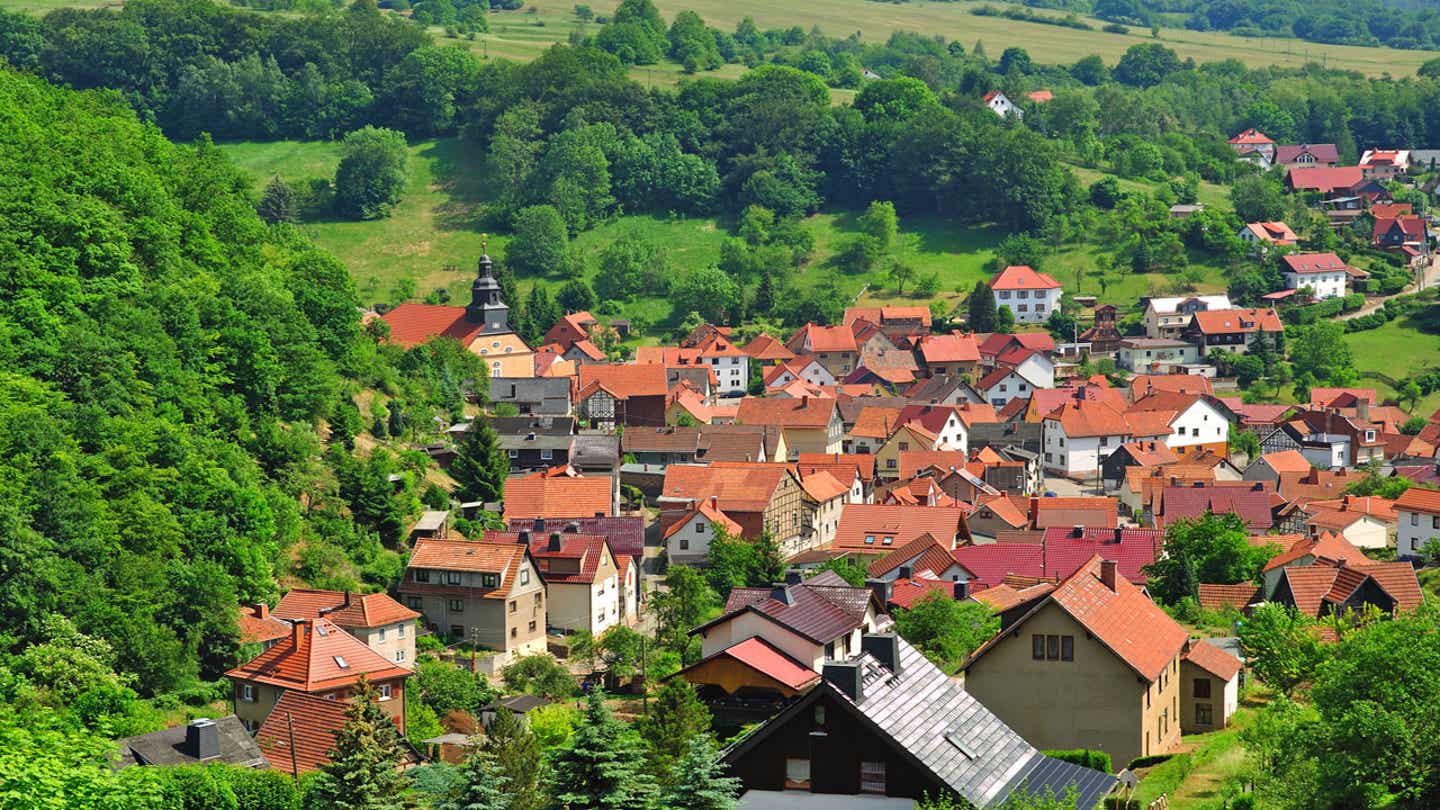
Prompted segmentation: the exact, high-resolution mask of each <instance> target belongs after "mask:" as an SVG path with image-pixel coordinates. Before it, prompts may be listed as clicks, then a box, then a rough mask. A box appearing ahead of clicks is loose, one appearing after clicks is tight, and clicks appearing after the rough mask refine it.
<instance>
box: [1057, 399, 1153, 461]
mask: <svg viewBox="0 0 1440 810" xmlns="http://www.w3.org/2000/svg"><path fill="white" fill-rule="evenodd" d="M1041 421H1042V424H1043V425H1044V434H1045V469H1046V470H1047V471H1050V472H1054V473H1058V474H1060V475H1064V476H1069V477H1074V478H1080V477H1093V476H1094V475H1095V474H1096V473H1097V472H1098V471H1099V470H1100V465H1101V464H1102V463H1103V462H1104V461H1105V459H1106V458H1107V457H1108V456H1109V455H1110V453H1112V452H1114V450H1115V449H1116V448H1118V447H1119V446H1120V445H1122V444H1124V443H1125V442H1127V441H1129V440H1130V437H1131V430H1130V422H1129V420H1127V419H1126V417H1125V414H1123V413H1121V412H1120V411H1118V410H1116V409H1115V408H1114V407H1112V406H1110V405H1109V404H1107V403H1105V402H1101V401H1098V400H1091V399H1079V398H1077V399H1072V400H1070V401H1069V402H1066V403H1064V404H1063V405H1061V406H1060V407H1058V408H1056V409H1055V410H1054V411H1052V412H1051V413H1049V414H1047V415H1046V416H1045V417H1044V419H1042V420H1041Z"/></svg>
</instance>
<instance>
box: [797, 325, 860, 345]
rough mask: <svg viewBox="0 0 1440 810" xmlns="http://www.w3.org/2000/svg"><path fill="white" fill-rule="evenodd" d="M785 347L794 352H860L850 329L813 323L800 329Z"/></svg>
mask: <svg viewBox="0 0 1440 810" xmlns="http://www.w3.org/2000/svg"><path fill="white" fill-rule="evenodd" d="M785 347H786V348H787V349H789V350H790V351H792V352H799V351H811V352H853V351H858V349H857V348H856V346H855V333H854V332H852V331H850V327H848V326H820V325H818V324H813V323H807V324H805V325H804V326H802V327H800V329H799V331H797V332H796V333H795V334H794V335H792V336H791V337H790V339H789V340H787V341H785Z"/></svg>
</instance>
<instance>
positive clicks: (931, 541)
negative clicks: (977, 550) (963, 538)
mask: <svg viewBox="0 0 1440 810" xmlns="http://www.w3.org/2000/svg"><path fill="white" fill-rule="evenodd" d="M902 565H908V566H910V568H912V569H913V570H914V571H915V572H916V573H919V572H921V571H929V572H930V573H932V574H935V575H937V576H938V575H940V574H942V573H944V571H945V569H947V568H949V567H950V566H952V565H955V560H954V559H953V558H952V557H951V556H950V550H949V549H948V548H946V547H945V545H944V544H942V543H940V542H939V541H938V540H936V539H935V537H934V536H933V535H931V534H929V533H928V532H927V533H925V534H922V535H920V536H919V537H917V538H915V539H914V540H911V541H910V542H908V543H906V544H905V545H903V546H900V547H899V548H897V549H895V550H894V551H892V552H890V553H889V554H886V555H885V556H884V557H881V558H880V559H878V560H876V561H875V562H872V563H870V568H869V571H870V576H872V577H879V576H883V575H885V574H888V573H890V572H891V571H894V570H895V569H896V568H899V567H900V566H902Z"/></svg>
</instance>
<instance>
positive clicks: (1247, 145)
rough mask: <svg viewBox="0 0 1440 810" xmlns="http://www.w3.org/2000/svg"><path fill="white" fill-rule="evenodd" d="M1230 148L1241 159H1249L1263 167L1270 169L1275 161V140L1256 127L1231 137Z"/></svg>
mask: <svg viewBox="0 0 1440 810" xmlns="http://www.w3.org/2000/svg"><path fill="white" fill-rule="evenodd" d="M1230 148H1231V149H1234V150H1235V154H1237V155H1239V156H1240V159H1241V160H1248V161H1250V162H1251V163H1254V164H1256V165H1258V166H1260V167H1261V168H1266V169H1268V168H1270V164H1271V163H1273V162H1274V161H1275V141H1274V140H1272V139H1271V138H1270V136H1269V135H1266V134H1265V133H1263V132H1261V131H1260V130H1258V129H1255V128H1254V127H1251V128H1249V129H1247V130H1245V131H1244V132H1242V133H1240V134H1239V135H1236V136H1235V137H1233V138H1231V139H1230Z"/></svg>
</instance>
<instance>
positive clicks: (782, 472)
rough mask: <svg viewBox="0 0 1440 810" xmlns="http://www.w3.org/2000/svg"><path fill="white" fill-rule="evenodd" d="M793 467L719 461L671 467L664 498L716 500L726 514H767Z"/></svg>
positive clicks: (663, 491)
mask: <svg viewBox="0 0 1440 810" xmlns="http://www.w3.org/2000/svg"><path fill="white" fill-rule="evenodd" d="M789 474H790V468H789V467H788V466H786V465H784V464H766V463H761V462H755V463H746V462H716V463H714V464H710V465H708V466H703V467H702V466H695V465H688V464H671V465H670V466H668V467H666V468H665V482H664V485H663V486H662V488H661V496H662V497H664V498H667V499H686V500H690V501H694V502H695V503H699V502H701V501H709V500H710V499H712V498H714V499H715V502H716V504H717V505H718V506H719V508H720V509H721V510H723V511H725V512H763V511H764V510H765V507H766V506H767V505H768V504H769V503H770V500H771V498H773V497H775V490H776V489H777V488H779V486H780V484H781V482H782V481H783V480H784V478H785V476H786V475H789Z"/></svg>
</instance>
